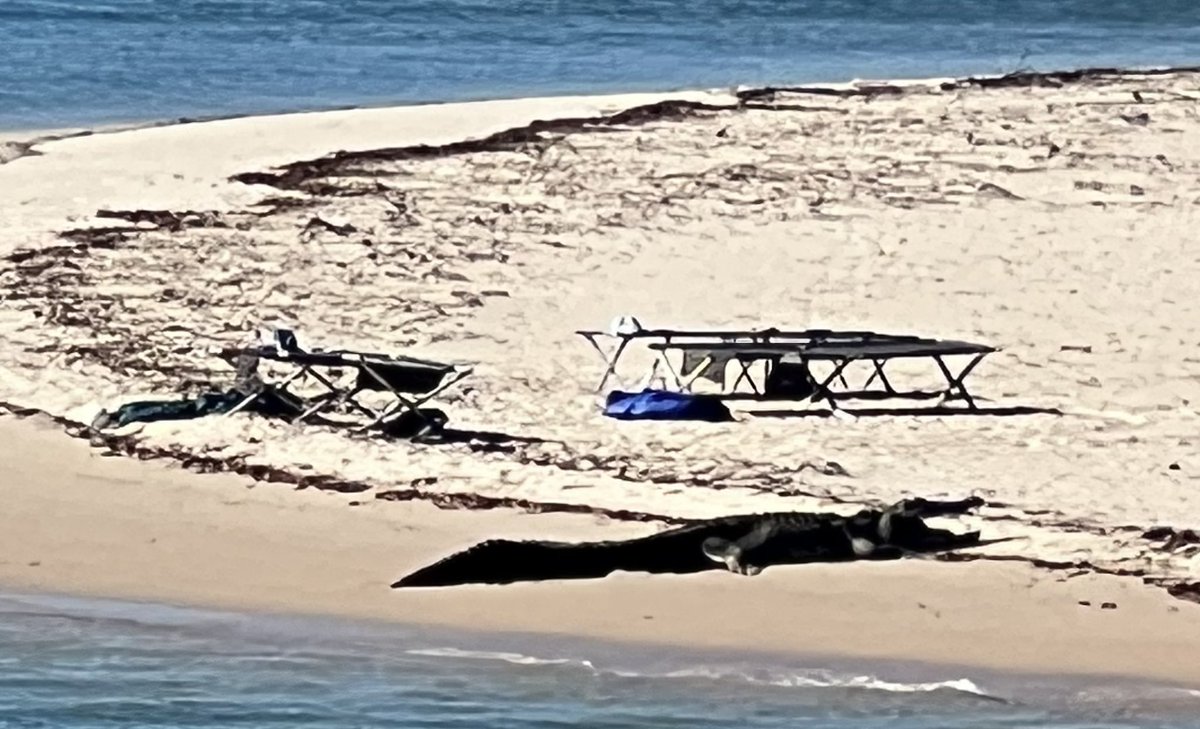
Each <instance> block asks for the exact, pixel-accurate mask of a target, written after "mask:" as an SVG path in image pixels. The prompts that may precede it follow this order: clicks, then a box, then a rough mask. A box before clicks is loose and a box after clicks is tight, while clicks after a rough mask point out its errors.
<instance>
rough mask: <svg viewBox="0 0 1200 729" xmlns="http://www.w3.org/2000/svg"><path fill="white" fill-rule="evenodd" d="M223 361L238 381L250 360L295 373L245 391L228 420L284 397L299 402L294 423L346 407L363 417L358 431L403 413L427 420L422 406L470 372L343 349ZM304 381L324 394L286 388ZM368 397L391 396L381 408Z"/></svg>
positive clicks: (262, 352) (256, 350)
mask: <svg viewBox="0 0 1200 729" xmlns="http://www.w3.org/2000/svg"><path fill="white" fill-rule="evenodd" d="M221 356H222V358H223V359H225V360H227V361H229V362H231V363H232V362H236V363H237V366H238V369H239V380H248V379H250V378H249V377H248V376H247V373H246V371H247V370H248V369H250V367H249V366H248V361H249V360H254V361H257V360H258V359H265V360H270V361H274V362H278V363H281V364H284V365H288V366H291V367H293V368H294V369H293V371H292V372H291V373H290V374H288V375H287V376H286V377H285V378H283V379H282V380H281V381H279V382H277V383H268V382H265V381H263V382H262V383H261V385H258V386H255V387H251V388H248V389H249V390H250V391H249V392H248V393H247V394H246V397H245V398H244V399H243V400H242V401H240V402H239V403H238V404H237V405H236V406H234V407H233V408H232V409H231V410H230V411H229V412H228V413H227V415H232V414H234V413H236V412H239V411H240V410H242V409H244V408H246V407H248V406H249V405H250V404H252V403H254V402H255V401H256V400H257V399H259V398H261V397H264V396H265V395H266V394H267V393H270V394H271V395H272V396H274V397H287V398H290V399H293V400H296V401H298V402H300V403H301V409H300V412H299V413H298V414H297V415H296V416H295V417H293V418H292V422H301V421H304V420H307V419H309V418H311V417H313V416H316V415H320V414H322V413H325V412H329V411H334V410H341V409H344V408H350V409H353V410H355V411H357V412H358V413H361V414H362V415H364V416H365V417H366V418H367V422H366V424H364V425H362V426H360V427H359V428H358V429H359V430H366V429H369V428H373V427H376V426H380V425H387V424H388V423H390V422H391V421H393V420H395V419H397V418H399V417H401V416H403V414H404V413H406V412H407V413H411V415H412V416H413V417H415V418H417V419H419V420H425V417H424V415H423V414H422V413H421V410H420V408H421V406H422V405H423V404H425V403H427V402H428V401H429V400H431V399H433V398H434V397H436V396H437V395H439V394H441V393H442V392H444V391H445V390H447V389H448V388H450V387H451V386H453V385H454V384H456V383H458V382H459V381H461V380H462V379H463V378H465V377H467V376H468V375H470V374H471V372H472V368H471V367H468V366H464V365H454V364H444V363H441V362H431V361H428V360H420V359H414V358H411V357H400V356H391V355H385V354H367V353H362V352H351V351H346V350H338V351H314V352H304V351H287V350H281V349H280V348H277V347H270V346H260V347H251V348H241V349H227V350H224V351H223V352H222V355H221ZM344 370H351V371H353V373H354V380H353V383H352V384H342V382H343V381H344V379H345V378H344V376H340V375H339V374H338V373H340V372H342V371H344ZM302 377H307V378H310V379H311V380H313V381H314V382H316V383H317V384H319V385H321V386H322V387H323V388H324V390H325V391H324V392H323V393H321V394H318V395H315V396H310V397H302V396H300V395H299V394H297V393H294V392H291V391H290V390H289V389H288V388H289V386H291V385H292V383H294V382H295V381H297V380H298V379H300V378H302ZM255 379H258V378H257V377H256V378H255ZM367 392H378V393H387V394H389V395H391V401H390V402H388V403H387V404H386V405H383V406H372V405H371V404H368V403H367V402H364V400H363V397H362V395H364V394H365V393H367Z"/></svg>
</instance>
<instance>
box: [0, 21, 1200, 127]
mask: <svg viewBox="0 0 1200 729" xmlns="http://www.w3.org/2000/svg"><path fill="white" fill-rule="evenodd" d="M1187 63H1200V2H1196V0H1155V2H1129V1H1128V0H0V129H2V128H8V129H44V128H60V127H64V126H77V125H94V124H99V123H109V122H125V121H146V120H166V119H173V118H178V117H207V116H215V115H228V114H245V113H262V112H276V111H287V110H299V109H319V108H331V107H337V106H344V105H363V104H394V103H411V102H427V101H449V100H463V99H476V98H502V97H517V96H528V95H553V94H565V93H597V92H609V91H635V90H647V91H661V90H671V89H679V88H696V87H704V88H709V87H723V86H728V85H732V84H766V83H797V82H809V81H839V80H849V79H851V78H855V77H873V78H886V77H891V78H896V77H909V78H912V77H923V76H933V75H958V74H969V73H998V72H1006V71H1012V70H1015V69H1017V68H1021V67H1031V68H1037V69H1042V70H1046V69H1053V68H1063V67H1076V66H1084V65H1109V64H1112V65H1164V64H1171V65H1179V64H1187Z"/></svg>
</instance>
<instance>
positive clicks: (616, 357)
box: [575, 328, 921, 392]
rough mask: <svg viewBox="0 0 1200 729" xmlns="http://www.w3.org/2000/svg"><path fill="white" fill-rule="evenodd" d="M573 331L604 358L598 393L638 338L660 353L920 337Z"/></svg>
mask: <svg viewBox="0 0 1200 729" xmlns="http://www.w3.org/2000/svg"><path fill="white" fill-rule="evenodd" d="M575 333H576V334H577V335H579V336H581V337H583V338H584V339H585V340H586V341H587V342H588V344H590V345H591V346H592V348H593V349H595V350H596V352H598V353H599V354H600V356H601V357H602V358H603V359H604V365H605V368H604V374H603V375H601V377H600V384H599V385H597V386H596V392H602V391H603V390H604V387H605V385H607V384H608V381H609V379H611V378H616V379H617V380H618V382H620V377H619V376H618V375H617V366H618V364H619V363H620V360H621V356H622V355H623V354H625V351H626V350H627V349H628V347H629V346H630V345H631V344H632V343H634V342H635V341H638V340H644V341H646V343H647V344H648V345H649V346H650V347H651V349H652V350H654V351H656V352H659V353H661V352H664V351H668V350H670V349H680V348H682V346H680V347H676V346H675V345H686V346H688V347H690V348H692V349H695V350H697V351H700V350H703V349H704V347H705V346H706V345H713V346H714V347H715V348H721V347H735V346H741V345H763V346H767V345H779V346H789V345H797V344H809V345H811V344H818V343H823V342H825V343H835V342H844V341H889V342H905V341H920V339H921V338H920V337H916V336H912V335H907V334H881V333H879V332H868V331H838V330H833V329H801V330H781V329H774V328H768V329H758V330H719V329H718V330H702V329H694V330H687V329H642V328H637V329H632V330H629V331H597V330H579V331H576V332H575ZM605 339H616V340H617V341H616V344H615V345H613V346H610V347H608V348H606V347H605V346H604V345H602V344H601V341H602V340H605ZM658 345H662V346H658ZM662 365H667V366H669V363H667V362H666V361H665V360H664V359H663V357H662V356H659V357H656V359H655V361H654V363H653V365H652V367H653V370H655V371H656V370H657V369H658V367H659V366H662ZM653 374H654V371H652V373H651V375H652V376H653Z"/></svg>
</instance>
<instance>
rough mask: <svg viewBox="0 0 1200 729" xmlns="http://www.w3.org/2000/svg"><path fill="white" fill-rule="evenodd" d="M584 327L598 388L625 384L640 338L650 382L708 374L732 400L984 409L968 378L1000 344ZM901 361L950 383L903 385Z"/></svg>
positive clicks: (645, 380) (692, 383) (827, 333)
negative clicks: (626, 363)
mask: <svg viewBox="0 0 1200 729" xmlns="http://www.w3.org/2000/svg"><path fill="white" fill-rule="evenodd" d="M577 334H579V335H580V336H582V337H583V338H584V339H585V340H587V341H588V342H589V343H590V344H591V346H592V347H593V348H594V349H595V350H596V351H597V352H598V353H599V354H600V355H601V357H602V358H603V360H604V373H603V375H602V376H601V379H600V384H599V385H598V386H597V388H596V391H597V392H602V391H604V388H605V386H606V385H607V384H608V383H609V381H610V380H615V381H616V383H617V385H618V386H619V387H624V386H625V383H623V382H622V381H621V377H620V376H619V375H618V374H617V373H618V367H619V365H620V362H621V359H622V357H623V356H624V355H625V354H626V353H627V351H628V350H629V347H630V346H632V345H634V344H639V345H645V347H646V348H647V349H648V350H649V352H650V354H651V358H650V362H651V364H650V370H649V372H648V373H646V374H644V375H643V376H642V377H641V384H642V386H643V387H653V386H656V385H657V387H659V388H661V389H663V390H666V391H670V392H679V393H689V392H693V391H694V388H695V387H696V385H697V384H699V383H700V382H702V381H708V382H710V383H714V384H715V386H716V387H717V388H719V389H718V393H719V394H720V395H721V396H722V397H723V398H724V399H749V400H796V401H812V402H817V401H825V402H827V403H828V404H829V406H830V407H831V408H834V409H836V408H837V407H838V402H839V401H842V400H855V399H860V400H861V399H869V400H888V399H938V400H940V401H942V402H947V401H952V400H961V401H963V402H965V403H966V405H967V407H968V408H970V409H976V404H975V400H974V398H973V397H972V396H971V394H970V392H969V391H968V390H967V386H966V378H967V376H968V375H970V374H971V372H972V371H973V370H974V369H975V368H976V366H978V364H979V363H980V362H981V361H982V360H983V358H984V357H986V356H987V355H988V354H990V353H992V352H995V351H997V350H996V348H994V347H991V346H988V345H985V344H976V343H973V342H963V341H955V340H945V339H932V338H927V337H920V336H913V335H900V334H883V333H879V332H870V331H836V330H829V329H805V330H781V329H775V328H771V329H758V330H733V329H729V330H698V329H662V328H655V329H650V328H645V327H642V326H641V324H640V322H638V320H637V319H636V318H633V317H621V318H620V319H619V320H617V321H616V322H615V323H614V325H613V326H612V327H611V328H610V329H609V330H608V331H594V330H588V331H579V332H577ZM899 360H910V361H911V360H927V361H929V362H931V363H933V364H934V365H935V366H936V369H937V371H938V372H940V373H941V376H942V378H943V379H944V380H945V386H944V387H942V388H940V389H936V390H917V389H902V388H898V387H896V386H895V385H894V383H893V377H890V376H889V372H888V367H889V365H892V364H893V363H894V362H896V361H899ZM955 360H958V362H956V361H955ZM852 366H855V367H856V369H858V370H861V371H865V375H866V380H865V382H863V383H862V384H860V385H857V386H851V384H850V379H848V377H847V375H848V370H849V369H850V368H851V367H852ZM730 373H732V377H730Z"/></svg>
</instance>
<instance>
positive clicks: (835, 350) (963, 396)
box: [650, 338, 996, 410]
mask: <svg viewBox="0 0 1200 729" xmlns="http://www.w3.org/2000/svg"><path fill="white" fill-rule="evenodd" d="M650 348H651V349H652V350H655V351H657V352H659V353H660V355H661V356H660V357H659V358H658V359H657V360H656V363H657V362H661V363H662V364H663V365H664V366H665V368H666V370H667V372H668V374H669V375H670V376H671V382H672V384H673V385H674V386H675V387H676V388H678V389H679V390H681V391H684V392H687V391H689V390H690V389H691V387H692V385H693V383H694V382H695V380H696V374H695V373H694V372H693V373H688V372H682V371H680V370H678V369H676V368H675V367H674V365H673V363H672V362H671V359H670V357H668V356H667V353H668V352H670V351H680V352H687V351H698V352H702V353H718V352H726V353H729V354H730V355H732V361H734V362H737V363H738V365H739V366H740V368H741V371H740V372H739V374H738V376H737V378H736V379H735V380H734V382H733V385H732V386H731V387H730V388H729V391H728V393H727V395H728V396H734V395H736V391H737V388H738V386H739V385H740V384H741V383H742V382H743V381H744V382H747V383H748V384H749V385H750V388H751V390H752V392H753V396H754V398H756V399H770V398H771V397H772V393H770V392H768V390H767V387H766V386H765V384H764V386H763V387H762V388H761V389H760V388H759V387H758V386H757V385H756V383H755V382H754V378H753V375H752V374H751V365H752V364H753V363H754V362H759V361H763V362H766V363H767V372H768V376H769V373H770V370H771V368H773V367H777V366H779V364H780V362H781V361H783V360H784V359H785V358H789V359H791V360H792V361H794V362H795V363H796V364H797V365H798V366H799V368H802V369H801V371H803V372H804V373H805V375H806V378H807V380H808V383H809V385H810V387H811V395H810V396H809V397H810V399H811V400H813V401H817V400H825V401H827V402H828V403H829V405H830V407H833V408H836V407H837V401H838V400H846V399H889V398H897V399H922V398H933V397H941V398H942V399H943V400H947V401H948V400H963V401H965V402H966V403H967V406H968V407H969V408H970V409H972V410H974V409H976V405H975V400H974V398H973V397H971V394H970V392H969V391H968V390H967V387H966V384H965V380H966V378H967V376H968V375H969V374H971V372H972V371H973V370H974V369H975V367H976V366H978V365H979V363H980V362H981V361H983V358H984V357H986V356H987V355H988V354H990V353H992V352H995V351H996V349H995V348H994V347H990V346H988V345H985V344H975V343H972V342H961V341H953V340H940V339H922V338H903V339H901V338H893V339H890V340H888V339H874V340H870V339H858V340H854V339H851V338H842V339H840V340H839V339H833V338H831V339H826V340H824V341H814V342H812V343H807V344H805V343H792V344H771V345H759V344H747V343H741V342H720V343H700V342H675V343H666V342H658V343H653V344H651V345H650ZM955 356H966V357H969V358H970V359H969V360H968V361H967V362H966V364H965V365H963V366H962V367H961V368H960V369H959V370H958V372H957V373H955V372H954V371H953V370H952V369H951V367H950V365H949V364H948V363H947V361H946V358H947V357H955ZM921 358H926V359H930V360H932V361H933V362H935V363H936V364H937V366H938V370H939V371H940V372H941V374H942V376H943V377H944V378H945V379H946V388H945V389H943V390H939V391H934V392H928V391H923V390H898V389H896V388H895V387H894V386H893V385H892V382H891V380H890V379H889V378H888V376H887V372H886V368H887V364H888V363H889V362H891V361H894V360H898V359H921ZM810 362H829V363H830V364H831V365H832V368H831V370H830V371H829V372H828V374H826V375H825V376H824V377H822V378H820V379H818V378H817V377H816V376H815V375H814V374H813V373H812V371H811V369H809V368H808V367H807V365H808V363H810ZM855 362H869V363H870V364H871V365H872V366H873V371H872V373H871V376H870V378H869V379H868V380H867V381H866V383H865V384H863V385H862V386H861V388H859V389H857V390H855V389H851V388H850V387H849V384H848V383H847V382H846V378H845V376H844V373H845V370H846V368H847V367H849V366H850V365H851V364H853V363H855ZM702 367H703V364H701V367H700V368H697V371H698V370H699V369H701V368H702ZM835 381H840V383H841V385H842V389H836V388H835ZM876 383H878V385H877V387H875V389H872V385H876Z"/></svg>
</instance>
